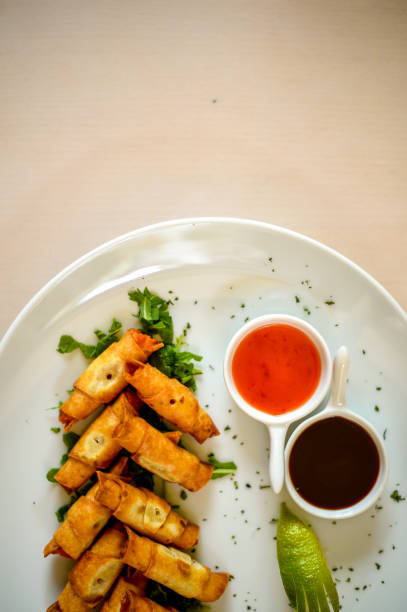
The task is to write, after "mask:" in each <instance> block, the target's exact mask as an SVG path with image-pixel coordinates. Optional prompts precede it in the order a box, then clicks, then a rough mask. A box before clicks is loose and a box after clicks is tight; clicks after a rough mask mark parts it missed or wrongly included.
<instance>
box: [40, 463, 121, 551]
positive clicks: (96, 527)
mask: <svg viewBox="0 0 407 612" xmlns="http://www.w3.org/2000/svg"><path fill="white" fill-rule="evenodd" d="M126 464H127V458H126V457H121V458H120V459H119V460H118V461H117V463H116V465H114V466H113V468H112V470H111V474H121V473H122V471H123V470H124V468H125V466H126ZM98 489H99V483H96V484H95V485H93V487H92V488H91V489H89V491H88V492H87V493H86V495H83V496H82V497H79V499H77V500H76V502H75V503H74V504H73V505H72V506H71V507H70V508H69V510H68V512H67V516H66V518H65V520H64V522H63V523H62V524H61V525H60V526H59V527H58V529H57V530H56V532H55V533H54V535H53V538H52V540H51V541H50V542H48V544H47V545H46V547H45V548H44V557H47V556H48V555H50V554H60V555H63V556H66V557H71V558H72V559H79V557H80V556H81V554H82V553H83V552H84V551H85V550H86V549H87V548H89V546H90V545H91V544H92V542H93V540H94V539H95V538H96V536H97V535H98V533H99V532H100V531H101V530H102V529H103V527H104V526H105V525H106V524H107V522H108V520H109V518H110V517H111V516H112V512H111V510H110V509H109V508H108V507H106V505H103V504H101V503H100V502H99V501H97V499H96V496H97V492H98Z"/></svg>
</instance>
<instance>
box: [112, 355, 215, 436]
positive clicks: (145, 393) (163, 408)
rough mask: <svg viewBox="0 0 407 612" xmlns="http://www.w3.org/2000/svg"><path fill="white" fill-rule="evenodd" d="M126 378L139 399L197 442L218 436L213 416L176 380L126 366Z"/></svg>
mask: <svg viewBox="0 0 407 612" xmlns="http://www.w3.org/2000/svg"><path fill="white" fill-rule="evenodd" d="M123 376H124V378H125V379H126V380H127V382H128V383H130V384H131V385H132V386H133V387H134V388H135V389H136V390H137V393H138V395H139V397H140V399H141V400H142V401H143V402H145V403H146V404H148V405H149V406H150V407H151V408H152V409H153V410H154V411H155V412H157V414H159V415H160V416H162V417H163V418H164V419H167V421H170V423H173V424H174V425H175V426H176V427H177V428H178V429H180V430H181V431H183V432H186V433H190V434H191V435H192V436H194V438H195V439H196V440H198V442H204V441H205V440H206V439H207V438H210V437H211V436H217V435H219V431H218V429H217V428H216V425H215V424H214V423H213V421H212V419H211V418H210V416H209V415H208V414H207V413H206V412H205V410H203V408H201V406H200V405H199V403H198V400H197V399H196V397H195V395H194V394H193V393H192V392H191V391H190V390H189V389H188V387H186V386H185V385H183V384H182V383H180V382H179V381H178V380H176V379H175V378H168V376H166V375H165V374H163V373H162V372H160V370H157V368H154V367H152V366H151V365H149V364H145V363H141V360H140V362H138V363H135V362H134V360H133V361H130V360H129V362H128V363H126V365H125V368H124V372H123Z"/></svg>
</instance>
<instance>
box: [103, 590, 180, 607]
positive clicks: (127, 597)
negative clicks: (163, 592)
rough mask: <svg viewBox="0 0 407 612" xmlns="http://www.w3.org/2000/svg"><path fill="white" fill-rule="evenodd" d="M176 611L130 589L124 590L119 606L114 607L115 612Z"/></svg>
mask: <svg viewBox="0 0 407 612" xmlns="http://www.w3.org/2000/svg"><path fill="white" fill-rule="evenodd" d="M168 611H170V612H177V610H176V609H175V608H163V607H162V606H160V604H158V603H156V602H155V601H152V600H151V599H148V597H140V595H136V594H135V593H133V592H132V591H126V592H125V593H124V594H123V596H122V600H121V602H120V607H118V608H115V612H168ZM102 612H103V610H102Z"/></svg>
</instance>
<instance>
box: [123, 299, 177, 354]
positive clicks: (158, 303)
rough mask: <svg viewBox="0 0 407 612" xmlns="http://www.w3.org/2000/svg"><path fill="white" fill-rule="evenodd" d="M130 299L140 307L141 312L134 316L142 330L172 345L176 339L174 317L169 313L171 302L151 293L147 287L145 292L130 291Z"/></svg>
mask: <svg viewBox="0 0 407 612" xmlns="http://www.w3.org/2000/svg"><path fill="white" fill-rule="evenodd" d="M129 298H130V299H131V300H132V301H133V302H137V304H138V306H139V311H138V313H137V314H136V315H134V316H135V317H136V318H137V319H139V321H140V323H141V330H142V331H143V332H145V333H147V334H156V335H158V336H159V337H160V338H161V340H162V341H163V342H164V344H171V342H172V340H173V337H174V328H173V323H172V317H171V315H170V313H169V312H168V306H169V305H170V304H172V302H171V300H163V299H162V298H160V297H159V296H158V295H155V294H154V293H151V291H149V289H147V287H145V288H144V291H140V289H136V290H134V291H129Z"/></svg>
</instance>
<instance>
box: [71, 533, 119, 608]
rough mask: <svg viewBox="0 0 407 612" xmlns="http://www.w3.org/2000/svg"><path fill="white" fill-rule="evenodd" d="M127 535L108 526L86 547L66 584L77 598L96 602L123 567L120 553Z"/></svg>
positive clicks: (101, 597)
mask: <svg viewBox="0 0 407 612" xmlns="http://www.w3.org/2000/svg"><path fill="white" fill-rule="evenodd" d="M125 542H126V534H125V533H123V532H122V531H121V530H119V529H116V528H109V529H106V531H105V532H104V533H103V534H102V535H101V537H100V538H99V540H98V541H97V542H96V543H95V544H94V545H93V546H92V548H91V549H90V550H87V551H86V552H85V553H84V554H83V555H82V556H81V558H80V559H79V561H78V562H77V563H76V565H75V566H74V568H73V569H72V570H71V572H70V574H69V583H70V585H71V587H72V589H73V590H74V592H75V593H76V595H77V596H78V597H80V598H81V599H83V600H84V601H86V602H87V603H93V604H95V605H96V604H97V603H99V602H100V601H101V600H102V599H103V597H104V596H105V595H106V593H107V592H108V591H109V589H110V588H111V586H112V585H113V583H114V581H115V580H116V578H117V577H118V575H119V574H120V572H121V571H122V569H123V561H122V560H121V559H120V552H121V549H122V547H123V545H124V544H125Z"/></svg>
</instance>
